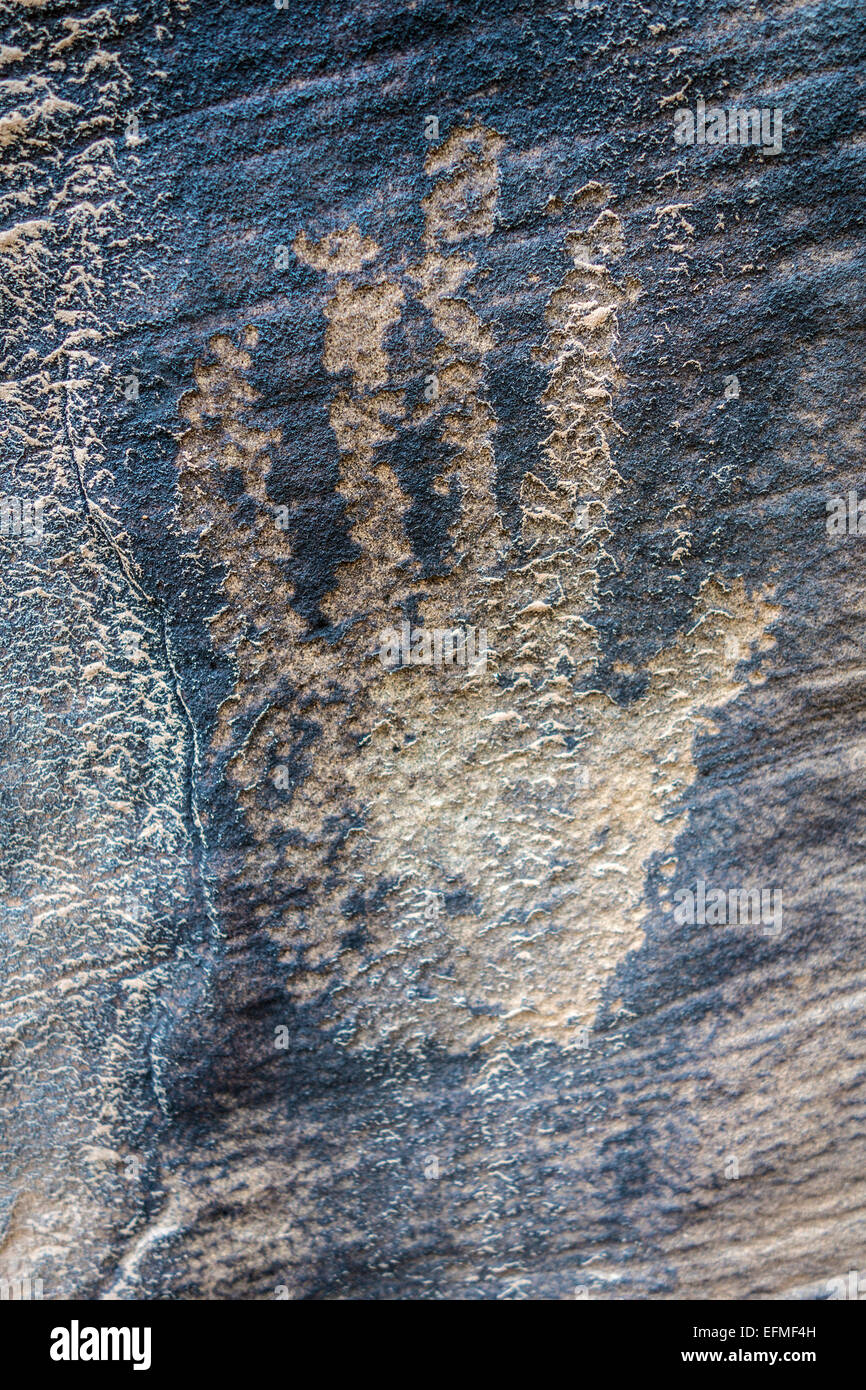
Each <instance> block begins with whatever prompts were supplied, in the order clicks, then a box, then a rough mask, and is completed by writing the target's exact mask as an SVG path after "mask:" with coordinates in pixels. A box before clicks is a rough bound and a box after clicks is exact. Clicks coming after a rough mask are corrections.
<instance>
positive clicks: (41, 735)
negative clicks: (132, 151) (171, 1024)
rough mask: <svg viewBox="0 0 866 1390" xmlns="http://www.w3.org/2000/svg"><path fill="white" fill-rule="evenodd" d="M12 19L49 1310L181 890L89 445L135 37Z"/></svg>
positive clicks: (100, 1181) (10, 875) (168, 676)
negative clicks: (57, 31)
mask: <svg viewBox="0 0 866 1390" xmlns="http://www.w3.org/2000/svg"><path fill="white" fill-rule="evenodd" d="M15 18H16V23H20V25H21V26H22V36H21V37H22V42H21V44H20V45H17V44H16V45H14V46H11V45H10V46H8V47H6V48H4V50H3V54H2V56H3V64H2V68H0V71H2V73H3V79H2V81H0V101H2V103H3V106H4V108H5V114H4V115H3V117H2V119H0V185H2V189H3V192H2V195H0V216H2V219H3V223H4V230H3V231H2V233H0V297H2V306H3V313H2V329H0V380H2V385H0V451H2V457H3V465H4V468H3V495H4V496H16V497H19V498H21V499H24V500H25V501H30V502H32V501H34V500H35V499H37V498H41V499H42V500H43V506H44V520H43V532H44V534H43V536H42V538H41V540H40V541H39V543H38V544H34V545H28V544H27V543H25V542H24V541H22V539H21V538H20V537H17V538H16V537H14V536H12V535H10V536H6V537H4V538H2V540H0V550H2V566H0V630H2V644H3V649H4V662H3V676H2V683H3V690H2V697H3V698H2V706H3V710H4V715H5V718H6V719H8V720H9V728H8V729H7V731H6V736H5V737H4V740H3V746H4V751H5V755H6V762H5V765H4V766H3V768H2V770H0V778H2V791H0V795H2V819H3V842H4V859H3V864H2V884H0V886H2V908H0V911H2V928H3V929H2V932H0V975H2V980H3V987H2V993H0V1046H2V1053H3V1081H2V1098H0V1103H2V1108H3V1111H4V1115H5V1116H6V1124H5V1126H4V1138H3V1141H2V1154H0V1158H2V1162H0V1167H2V1170H3V1182H2V1187H0V1277H3V1278H9V1279H14V1278H17V1277H22V1276H24V1275H26V1274H28V1273H34V1272H38V1273H39V1274H40V1276H42V1277H43V1279H44V1282H45V1296H46V1297H52V1296H57V1295H58V1294H59V1293H61V1292H63V1291H64V1289H65V1290H66V1291H67V1292H69V1291H70V1281H72V1284H71V1287H73V1288H74V1280H75V1279H76V1277H79V1278H81V1279H82V1280H89V1279H92V1278H94V1277H95V1276H96V1275H97V1274H98V1271H99V1269H100V1267H101V1264H102V1262H103V1261H105V1260H106V1259H107V1258H110V1256H111V1250H112V1248H113V1246H112V1243H113V1240H114V1239H115V1237H116V1236H117V1233H118V1231H119V1229H120V1228H121V1227H122V1226H125V1225H127V1224H128V1223H130V1222H131V1221H133V1220H134V1216H135V1202H136V1197H137V1192H138V1188H137V1185H136V1184H135V1183H130V1182H125V1181H123V1177H122V1174H123V1167H122V1155H121V1150H122V1149H123V1146H124V1144H125V1143H126V1140H127V1138H128V1135H129V1133H130V1132H131V1130H130V1126H131V1125H134V1122H135V1121H136V1119H137V1118H140V1117H141V1113H142V1106H143V1109H144V1111H145V1112H146V1113H150V1111H151V1110H153V1111H156V1112H157V1113H158V1107H159V1106H160V1105H164V1104H165V1103H166V1097H165V1092H164V1088H163V1086H162V1081H161V1076H160V1065H159V1061H158V1060H157V1059H156V1058H155V1057H154V1058H153V1059H151V1061H152V1078H153V1082H152V1093H151V1094H149V1095H148V1096H146V1097H145V1096H144V1095H143V1091H142V1092H140V1091H139V1084H138V1083H139V1078H140V1075H141V1074H142V1073H146V1071H147V1068H148V1060H147V1059H148V1048H149V1042H148V1038H149V1029H150V1027H151V1025H152V1008H153V1001H154V999H155V998H158V996H159V994H160V992H161V991H162V990H163V989H164V988H165V986H166V982H167V979H168V973H169V971H170V969H171V968H172V964H173V962H174V960H175V959H176V957H175V952H176V951H177V949H178V936H179V934H182V933H183V932H184V929H185V927H187V928H188V927H190V926H191V923H190V921H189V915H190V904H191V903H192V902H193V901H194V900H195V896H196V890H195V888H194V886H193V881H194V877H195V872H194V868H193V860H194V858H195V850H194V846H193V844H192V842H191V838H190V834H189V833H188V830H187V811H188V794H189V777H190V766H191V760H192V756H193V750H192V734H191V729H190V725H189V722H188V720H187V718H186V716H185V713H184V709H183V704H182V697H181V695H180V692H179V689H178V686H177V682H176V677H175V673H174V671H173V669H172V663H171V659H170V656H169V653H168V648H167V645H166V643H167V635H166V632H165V630H164V624H163V621H162V619H161V616H160V614H159V613H158V611H157V609H156V607H155V605H154V604H153V603H152V602H151V601H150V600H149V599H148V598H147V596H146V595H145V594H144V592H143V590H142V587H141V584H140V582H139V579H138V577H137V575H136V572H135V569H134V565H133V563H132V561H131V559H130V556H129V553H128V546H127V538H126V537H125V536H124V534H123V529H122V526H121V524H120V522H119V520H118V518H117V516H116V514H115V513H114V510H113V504H112V498H111V477H110V474H109V473H108V471H107V469H108V460H107V457H106V450H105V446H104V444H103V438H102V435H103V429H102V423H101V422H102V420H103V418H104V416H105V414H106V412H107V411H108V410H109V409H116V408H117V405H116V401H117V398H118V396H119V392H117V389H116V380H115V379H112V374H111V368H110V365H109V364H110V360H111V347H112V337H113V335H114V333H115V332H116V330H117V329H118V328H119V326H120V325H119V324H118V322H117V317H116V296H117V290H118V285H119V284H120V281H121V277H122V276H125V277H126V289H127V290H128V291H129V292H130V293H136V292H138V289H139V284H138V277H137V272H136V265H137V264H138V263H139V261H140V260H141V259H143V258H145V257H146V254H147V252H146V247H147V243H148V238H149V235H150V232H149V231H148V230H139V231H134V230H130V229H131V227H132V224H133V221H134V214H133V213H132V212H131V211H130V204H131V202H132V201H133V195H132V193H131V190H130V186H129V182H128V181H127V180H128V179H130V177H131V176H130V174H127V175H126V176H124V175H123V174H122V173H121V159H120V148H119V146H120V142H121V141H122V140H123V132H124V115H125V111H126V110H127V109H128V107H129V106H130V105H131V104H132V103H133V102H134V100H135V99H136V96H137V95H139V94H137V93H136V92H134V90H133V85H132V83H131V81H130V79H129V78H128V76H127V74H126V73H125V71H124V70H123V67H122V65H121V63H120V61H119V58H118V54H117V51H116V49H115V43H116V41H117V39H118V36H119V35H120V34H121V32H126V31H127V30H128V28H129V25H130V22H131V21H130V19H129V18H128V17H127V18H126V19H117V18H115V17H113V16H112V15H111V13H110V12H109V10H108V9H106V8H102V9H100V10H95V11H94V12H93V13H91V14H89V15H84V16H80V17H79V18H77V19H75V20H74V21H72V20H68V21H66V23H65V32H64V34H63V35H62V36H61V38H60V39H56V38H52V32H51V30H50V29H49V27H48V26H46V25H45V24H44V23H43V22H42V20H41V19H40V17H39V16H38V15H35V16H33V17H32V19H31V18H30V17H29V16H27V15H23V16H22V15H20V14H18V15H16V17H15ZM25 40H26V41H25ZM126 163H127V166H128V169H130V170H131V171H132V177H134V172H135V157H134V155H129V156H128V159H127V161H126ZM119 225H122V226H124V228H125V231H126V233H128V236H126V238H125V239H121V238H119V237H118V227H119ZM121 246H122V248H123V249H122V255H123V265H122V267H121V266H120V265H119V264H118V251H119V250H120V248H121ZM112 395H114V397H115V404H114V405H110V404H109V402H110V400H111V397H112ZM130 1074H132V1075H133V1076H134V1078H135V1079H134V1080H133V1081H132V1082H130ZM106 1184H107V1185H108V1186H107V1188H106ZM55 1270H56V1271H58V1272H57V1273H56V1275H55ZM55 1278H56V1279H57V1280H58V1281H61V1282H54V1281H55Z"/></svg>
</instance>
